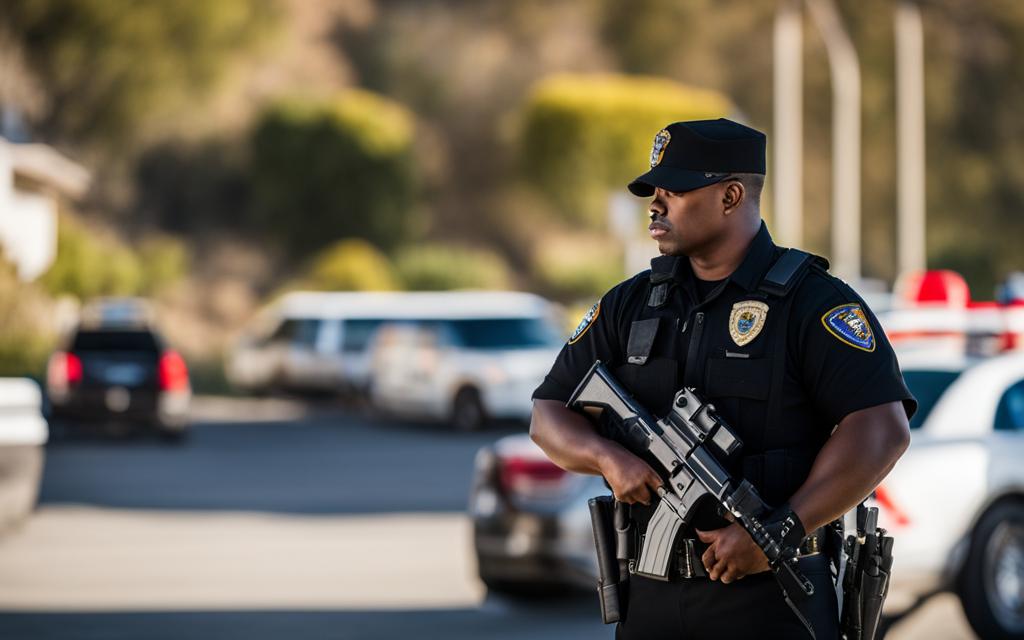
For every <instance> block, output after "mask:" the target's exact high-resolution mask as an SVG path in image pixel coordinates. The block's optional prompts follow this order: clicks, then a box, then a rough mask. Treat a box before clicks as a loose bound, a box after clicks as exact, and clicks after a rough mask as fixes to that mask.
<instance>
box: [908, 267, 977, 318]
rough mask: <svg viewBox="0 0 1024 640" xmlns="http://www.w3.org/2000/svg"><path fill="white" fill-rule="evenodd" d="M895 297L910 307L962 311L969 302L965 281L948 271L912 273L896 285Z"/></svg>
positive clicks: (968, 290) (969, 296) (968, 292)
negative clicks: (931, 307) (947, 308)
mask: <svg viewBox="0 0 1024 640" xmlns="http://www.w3.org/2000/svg"><path fill="white" fill-rule="evenodd" d="M896 295H897V297H898V298H899V299H900V300H902V301H903V302H905V303H907V304H909V305H911V306H941V307H949V308H954V309H964V308H966V307H967V306H968V303H969V302H970V300H971V291H970V288H969V287H968V286H967V281H966V280H964V279H963V276H961V275H960V274H959V273H957V272H955V271H949V270H945V269H944V270H936V271H914V272H911V273H908V274H905V275H904V276H903V277H901V278H900V279H899V281H898V282H897V283H896Z"/></svg>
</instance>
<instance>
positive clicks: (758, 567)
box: [697, 522, 770, 584]
mask: <svg viewBox="0 0 1024 640" xmlns="http://www.w3.org/2000/svg"><path fill="white" fill-rule="evenodd" d="M697 536H698V537H699V538H700V539H701V541H702V542H704V543H705V544H707V545H709V546H708V550H707V551H705V552H704V555H703V557H702V559H703V561H704V568H705V569H707V572H708V577H709V578H711V579H712V580H719V579H720V580H721V581H722V582H723V583H725V584H729V583H730V582H732V581H733V580H739V579H740V578H742V577H744V576H748V575H751V574H754V573H761V572H762V571H768V569H769V568H770V567H769V566H768V558H767V557H766V556H765V555H764V552H763V551H761V549H760V547H758V546H757V545H756V544H755V543H754V541H753V539H751V537H750V535H749V534H748V533H747V532H746V531H744V530H743V527H741V526H740V525H738V524H736V523H735V522H734V523H733V524H730V525H729V526H727V527H724V528H722V529H717V530H715V531H697Z"/></svg>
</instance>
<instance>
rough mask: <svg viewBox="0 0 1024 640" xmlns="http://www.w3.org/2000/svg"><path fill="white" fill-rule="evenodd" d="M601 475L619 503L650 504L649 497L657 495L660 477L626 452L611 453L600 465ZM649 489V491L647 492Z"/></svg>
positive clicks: (641, 461)
mask: <svg viewBox="0 0 1024 640" xmlns="http://www.w3.org/2000/svg"><path fill="white" fill-rule="evenodd" d="M601 475H603V476H604V479H605V480H607V481H608V485H609V486H611V488H612V493H613V494H615V499H616V500H618V501H620V502H628V503H630V504H633V503H634V502H641V503H643V504H650V503H651V496H652V495H657V489H658V487H660V486H661V477H660V476H659V475H658V473H657V472H656V471H655V470H654V469H652V468H651V466H650V465H649V464H647V463H646V462H644V461H643V460H641V459H640V458H638V457H637V456H635V455H633V454H632V453H630V452H628V451H626V450H625V449H619V450H617V451H613V452H612V453H611V454H610V455H609V456H608V457H607V458H606V459H605V460H604V461H603V463H602V464H601ZM648 489H650V490H648Z"/></svg>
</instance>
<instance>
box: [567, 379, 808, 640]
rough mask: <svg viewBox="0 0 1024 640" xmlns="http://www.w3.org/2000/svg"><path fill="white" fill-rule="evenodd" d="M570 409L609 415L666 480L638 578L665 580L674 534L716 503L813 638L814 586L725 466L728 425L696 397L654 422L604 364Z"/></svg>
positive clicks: (684, 396) (746, 486)
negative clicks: (757, 553) (757, 552)
mask: <svg viewBox="0 0 1024 640" xmlns="http://www.w3.org/2000/svg"><path fill="white" fill-rule="evenodd" d="M566 404H567V406H568V407H569V408H570V409H576V410H581V409H585V408H588V407H593V408H597V409H601V410H602V411H604V412H605V413H609V414H611V417H612V418H613V419H612V420H611V422H612V423H613V424H614V425H615V427H614V429H613V431H614V433H612V434H611V437H612V439H613V440H615V441H616V442H618V443H620V444H622V445H623V446H625V447H626V448H627V449H629V450H630V451H631V452H633V453H635V454H643V453H647V454H650V455H651V456H653V457H654V459H655V460H657V462H658V464H659V465H660V466H661V467H662V471H663V472H664V473H665V474H667V476H668V483H667V484H668V488H667V489H666V488H665V487H664V486H662V487H659V488H658V496H659V497H660V498H661V500H660V501H659V504H658V507H657V509H656V510H655V512H654V515H653V516H652V517H651V521H650V523H649V524H648V527H647V535H646V536H645V537H644V543H643V548H642V549H641V551H640V557H639V559H638V562H637V567H636V573H637V574H639V575H643V576H646V577H650V578H655V579H660V580H667V579H668V572H669V566H670V562H671V556H672V549H673V545H674V542H675V538H676V534H677V533H678V532H679V528H680V527H681V526H682V525H684V524H689V523H690V521H691V520H692V519H693V516H694V514H695V511H696V510H695V507H696V506H697V505H698V504H699V503H701V502H703V501H704V500H705V499H711V500H714V501H715V502H716V503H717V504H718V505H720V506H721V507H722V508H724V509H726V510H727V511H728V512H729V513H731V514H732V515H733V516H734V517H735V518H736V521H737V522H738V523H739V524H740V525H741V526H742V527H743V528H744V529H745V530H746V532H747V533H748V534H750V537H751V538H752V539H753V540H754V542H755V543H756V544H757V546H758V547H760V548H761V551H763V552H764V554H765V556H766V557H767V558H768V563H769V565H770V566H771V569H772V572H773V573H774V574H775V578H776V580H777V581H778V583H779V586H780V587H781V588H782V592H783V595H784V596H785V598H786V602H787V603H788V604H789V606H790V608H792V609H793V611H794V612H795V613H796V614H797V617H798V618H799V619H800V621H801V622H803V624H804V626H805V627H807V630H808V631H809V632H810V633H811V637H814V630H813V629H812V627H811V625H810V623H809V622H808V616H806V615H805V614H804V613H803V612H802V611H801V606H802V604H804V603H806V602H807V601H808V599H809V598H810V597H811V596H812V595H813V594H814V587H813V585H812V584H811V582H810V581H809V580H808V579H807V578H806V577H805V576H804V575H803V574H802V573H801V572H800V571H799V569H798V568H797V566H796V553H795V550H793V549H786V548H784V547H783V544H782V542H781V540H780V539H779V538H777V537H776V536H774V535H772V534H771V533H770V532H769V531H768V529H766V528H765V525H764V518H765V516H767V515H768V514H769V513H770V512H771V508H770V507H769V506H768V505H767V504H766V503H765V502H764V500H762V499H761V496H760V495H758V493H757V490H756V489H755V488H754V486H753V485H751V484H750V482H749V481H747V480H742V481H737V480H736V479H734V478H733V477H732V476H731V474H729V472H728V471H726V470H725V468H724V467H723V466H722V464H721V463H720V462H719V460H718V458H717V456H718V455H725V456H728V455H730V454H732V453H734V452H735V451H737V450H739V448H740V447H742V446H743V443H742V442H740V440H739V438H737V437H736V436H735V435H734V434H733V433H732V431H731V430H730V429H729V427H728V425H726V424H725V422H723V421H722V420H721V419H720V418H719V417H718V416H717V415H715V413H714V407H713V406H712V405H710V404H708V403H705V402H702V401H701V400H700V398H698V397H697V395H696V394H695V393H694V392H693V390H692V389H689V388H684V389H682V390H680V391H679V392H677V393H676V395H675V398H674V400H673V403H672V411H671V412H670V413H669V415H668V416H667V417H665V418H663V419H661V420H656V419H655V418H654V416H652V415H651V414H650V413H649V412H648V411H647V410H646V409H645V408H644V407H642V406H641V405H640V403H638V402H637V401H636V400H635V399H634V398H633V397H632V396H631V395H630V394H629V392H628V391H626V389H625V388H624V387H623V386H622V385H621V384H620V383H619V381H618V380H616V379H615V377H614V376H613V375H612V374H611V372H609V371H608V369H607V368H606V367H605V366H604V365H603V364H602V363H601V361H600V360H598V361H597V362H595V363H594V365H593V366H592V367H591V368H590V371H589V372H587V375H586V376H584V377H583V380H582V381H581V382H580V384H579V385H578V386H577V387H576V390H575V391H574V392H573V394H572V397H570V398H569V402H567V403H566Z"/></svg>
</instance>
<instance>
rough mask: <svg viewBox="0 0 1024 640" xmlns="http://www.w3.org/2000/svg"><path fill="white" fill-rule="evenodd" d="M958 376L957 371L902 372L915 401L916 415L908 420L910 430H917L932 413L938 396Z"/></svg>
mask: <svg viewBox="0 0 1024 640" xmlns="http://www.w3.org/2000/svg"><path fill="white" fill-rule="evenodd" d="M959 376H960V372H959V371H935V370H931V371H924V370H922V371H904V372H903V379H904V380H906V382H907V387H908V388H909V389H910V393H912V394H914V397H915V398H916V399H917V413H915V414H914V417H913V418H912V419H911V420H910V428H911V429H919V428H920V427H921V425H922V424H924V421H925V420H926V419H927V418H928V414H930V413H931V412H932V409H933V408H934V407H935V403H936V402H938V401H939V396H941V395H942V393H943V392H944V391H945V390H946V389H947V388H948V387H949V385H951V384H953V381H954V380H956V379H957V378H958V377H959Z"/></svg>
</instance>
